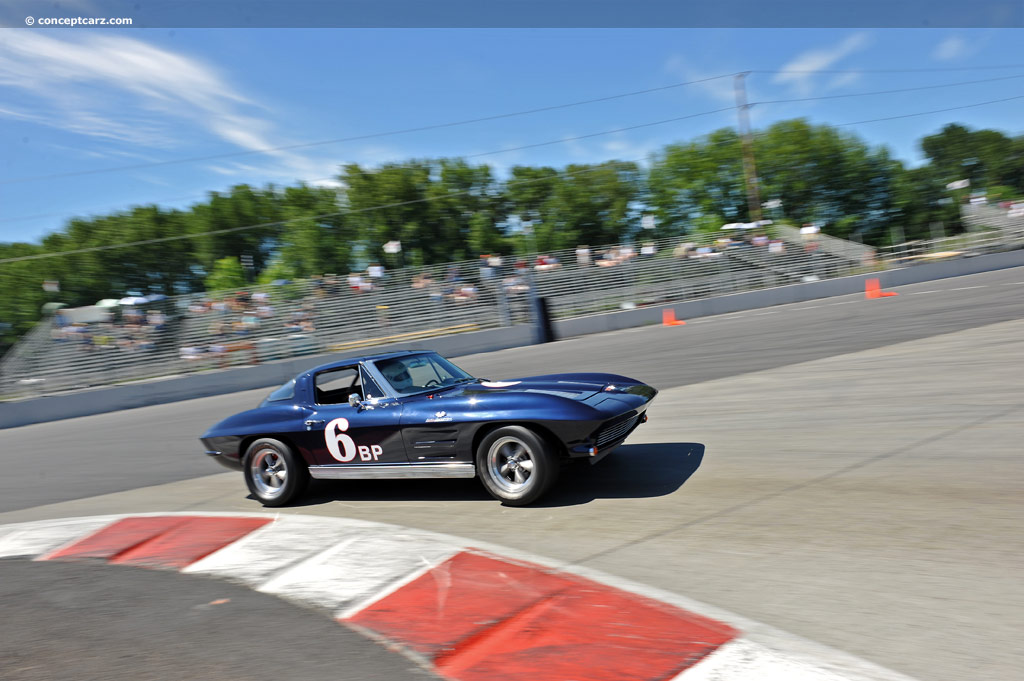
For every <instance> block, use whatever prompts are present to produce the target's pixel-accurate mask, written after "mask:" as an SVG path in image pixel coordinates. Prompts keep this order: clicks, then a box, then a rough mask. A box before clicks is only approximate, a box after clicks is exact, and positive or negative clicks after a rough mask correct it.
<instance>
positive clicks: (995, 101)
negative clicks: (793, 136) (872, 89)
mask: <svg viewBox="0 0 1024 681" xmlns="http://www.w3.org/2000/svg"><path fill="white" fill-rule="evenodd" d="M1015 99H1024V95H1015V96H1013V97H1003V98H1002V99H991V100H989V101H987V102H977V103H975V104H963V105H961V106H950V107H947V108H945V109H933V110H932V111H919V112H917V113H909V114H901V115H899V116H886V117H884V118H869V119H867V120H864V121H853V122H851V123H839V124H837V125H836V127H837V128H838V127H843V126H847V125H860V124H861V123H877V122H879V121H894V120H896V119H898V118H913V117H914V116H927V115H929V114H937V113H945V112H947V111H957V110H959V109H972V108H974V107H976V106H986V105H988V104H999V103H1000V102H1009V101H1012V100H1015Z"/></svg>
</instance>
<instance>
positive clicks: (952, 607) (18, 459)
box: [0, 268, 1024, 681]
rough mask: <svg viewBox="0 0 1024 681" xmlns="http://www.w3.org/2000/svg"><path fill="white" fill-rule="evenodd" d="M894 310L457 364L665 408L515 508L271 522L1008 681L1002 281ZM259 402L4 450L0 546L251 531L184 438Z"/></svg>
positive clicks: (370, 496)
mask: <svg viewBox="0 0 1024 681" xmlns="http://www.w3.org/2000/svg"><path fill="white" fill-rule="evenodd" d="M896 290H897V291H898V292H899V293H900V295H899V296H898V297H893V298H885V299H881V300H864V299H863V296H844V297H839V298H830V299H825V300H821V301H815V302H809V303H800V304H794V305H786V306H779V307H776V308H767V309H763V310H754V311H749V312H744V313H737V314H733V315H723V316H719V317H709V318H705V319H697V320H691V321H689V322H688V324H687V325H686V326H682V327H673V328H665V327H660V326H651V327H643V328H639V329H631V330H626V331H620V332H615V333H609V334H602V335H599V336H590V337H582V338H578V339H571V340H567V341H562V342H559V343H554V344H549V345H545V346H541V347H536V346H534V347H530V348H517V349H512V350H507V351H503V352H499V353H492V354H490V355H480V356H472V357H466V358H461V359H460V360H459V363H460V365H462V366H464V367H465V368H466V369H468V370H470V371H471V372H473V373H476V374H478V375H482V376H486V377H488V378H507V377H513V376H515V375H526V374H534V373H550V372H556V371H566V370H574V369H583V370H604V371H611V372H617V373H623V374H626V375H630V376H634V377H636V378H640V379H643V380H647V381H650V382H651V383H653V384H654V385H656V386H657V387H659V388H661V389H662V391H663V392H662V395H661V396H659V398H658V400H657V401H656V402H655V405H654V406H653V407H652V409H651V422H650V423H648V424H647V425H645V426H644V427H643V428H642V429H640V430H638V431H637V433H636V434H635V435H634V436H633V437H631V439H630V444H629V445H627V446H625V447H623V448H622V449H621V450H620V452H618V453H616V454H615V455H613V456H612V457H609V459H607V460H606V461H604V462H602V463H601V465H599V466H595V467H593V468H588V467H583V468H581V469H580V470H575V471H570V472H567V474H566V478H570V479H569V480H563V481H561V482H560V484H559V485H558V486H557V487H556V488H555V490H553V493H552V494H551V495H550V497H549V498H548V499H546V501H545V503H543V504H541V505H538V506H536V507H532V508H525V509H509V508H505V507H502V506H500V505H498V504H496V503H495V502H493V501H492V500H490V499H488V498H487V497H486V495H485V494H484V493H483V492H482V490H481V489H480V487H479V484H478V483H477V482H476V481H473V480H452V481H369V484H364V483H360V484H348V483H333V484H325V483H321V484H318V485H315V486H314V487H313V488H312V489H311V494H310V496H309V498H308V499H306V501H305V503H304V505H299V506H296V507H295V508H293V509H288V510H286V511H285V512H299V513H304V514H322V515H330V516H345V517H353V518H363V519H369V520H376V521H381V522H390V523H395V524H399V525H407V526H411V527H421V528H423V529H429V530H434V531H438V532H446V533H450V534H454V535H458V536H464V537H469V538H475V539H478V540H480V541H487V542H492V543H494V544H500V545H505V546H510V547H512V548H515V549H518V550H523V551H529V552H533V553H537V554H540V555H544V556H548V557H551V558H554V559H558V560H564V561H568V562H572V563H575V564H578V565H581V566H586V567H588V568H593V569H597V570H602V571H604V572H607V573H610V574H613V575H618V576H622V577H625V578H627V579H631V580H634V581H637V582H640V583H644V584H650V585H651V586H654V587H658V588H662V589H666V590H669V591H675V592H677V593H680V594H685V595H687V596H689V597H692V598H696V599H699V600H703V601H705V602H708V603H711V604H713V605H717V606H719V607H723V608H727V609H729V610H732V611H733V612H736V613H739V614H741V615H743V616H746V617H750V618H752V619H757V620H761V621H764V622H767V623H769V624H772V625H774V626H778V627H780V628H782V629H785V630H788V631H790V632H793V633H796V634H798V635H803V636H806V637H808V638H811V639H814V640H817V641H820V642H822V643H825V644H827V645H832V646H834V647H837V648H841V649H843V650H846V651H848V652H851V653H853V654H856V655H859V656H861V657H863V658H866V659H868V660H871V661H873V662H876V663H879V664H882V665H884V666H887V667H890V668H892V669H895V670H897V671H901V672H904V673H907V674H910V675H913V676H917V677H919V678H922V679H937V680H939V681H943V680H947V679H948V680H949V681H954V680H957V679H963V678H986V679H990V680H992V681H1016V680H1017V679H1019V678H1020V670H1021V669H1022V668H1024V659H1022V656H1021V653H1020V652H1019V650H1018V649H1019V643H1018V638H1019V632H1020V631H1021V630H1024V607H1022V606H1024V594H1022V587H1021V582H1020V579H1019V572H1020V556H1021V555H1024V538H1022V536H1021V533H1020V527H1021V526H1022V523H1024V507H1022V503H1024V502H1022V499H1024V495H1022V491H1024V483H1022V481H1024V465H1022V464H1024V459H1022V457H1021V456H1020V454H1021V448H1020V434H1021V432H1024V380H1021V379H1022V378H1024V369H1021V367H1024V344H1022V342H1021V337H1022V335H1024V322H1021V321H1018V320H1021V319H1024V270H1022V269H1019V268H1018V269H1012V270H1003V271H1000V272H994V273H987V274H982V275H972V276H969V277H960V278H956V279H945V280H940V281H935V282H928V283H925V284H918V285H913V286H905V287H900V288H898V289H896ZM264 392H265V391H251V392H248V393H242V394H239V395H234V396H221V397H212V398H205V399H202V400H194V401H191V402H182V403H176V404H170V405H163V406H158V407H147V408H143V409H138V410H132V411H127V412H120V413H118V414H106V415H99V416H93V417H86V418H81V419H73V420H68V421H63V422H59V423H54V424H38V425H33V426H26V427H24V428H19V429H13V430H7V431H4V432H3V438H4V445H5V447H4V449H5V460H6V462H7V463H8V466H7V473H6V475H5V476H4V477H2V478H0V511H5V512H0V522H3V523H6V522H18V521H22V520H34V519H39V518H58V517H68V516H78V515H93V514H97V513H124V512H148V511H190V512H203V511H249V512H251V511H259V510H260V507H259V505H258V504H256V503H255V502H254V501H253V500H251V499H247V498H246V497H245V491H244V487H243V486H242V482H241V479H240V476H239V475H237V474H233V473H224V474H219V475H210V473H214V472H216V471H217V470H218V469H217V468H213V469H211V466H214V464H211V463H210V462H208V461H205V458H204V457H203V456H202V455H201V454H200V453H199V450H198V446H197V445H198V443H197V442H196V440H195V437H196V435H197V434H198V433H199V432H200V431H201V430H203V428H205V427H206V426H207V425H208V424H209V423H211V422H213V421H214V420H216V419H218V418H221V417H222V416H224V415H227V414H229V413H232V412H234V411H237V410H239V409H242V408H245V407H246V406H248V405H251V404H254V403H255V402H256V401H258V399H259V398H260V397H261V396H262V394H263V393H264ZM198 476H205V477H198ZM98 495H104V496H98Z"/></svg>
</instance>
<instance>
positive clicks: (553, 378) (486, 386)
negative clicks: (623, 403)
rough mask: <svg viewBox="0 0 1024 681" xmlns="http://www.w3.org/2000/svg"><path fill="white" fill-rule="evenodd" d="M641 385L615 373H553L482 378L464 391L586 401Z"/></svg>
mask: <svg viewBox="0 0 1024 681" xmlns="http://www.w3.org/2000/svg"><path fill="white" fill-rule="evenodd" d="M635 385H642V384H639V383H637V381H635V380H633V379H630V378H626V377H624V376H617V375H615V374H550V375H546V376H527V377H525V378H512V379H507V380H500V381H489V380H483V379H481V380H480V382H478V383H472V384H469V385H467V386H466V387H465V388H464V389H463V390H464V392H465V393H467V394H469V393H540V394H545V395H555V396H557V397H564V398H567V399H572V400H581V401H582V400H586V399H587V398H589V397H592V396H594V395H596V394H597V393H599V392H602V391H606V390H608V389H609V388H611V389H612V390H617V389H619V388H620V387H621V388H628V387H630V386H635Z"/></svg>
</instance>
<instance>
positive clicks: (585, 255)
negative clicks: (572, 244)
mask: <svg viewBox="0 0 1024 681" xmlns="http://www.w3.org/2000/svg"><path fill="white" fill-rule="evenodd" d="M576 264H577V265H579V266H580V267H586V266H587V265H589V264H590V246H587V245H583V246H578V247H577V248H576Z"/></svg>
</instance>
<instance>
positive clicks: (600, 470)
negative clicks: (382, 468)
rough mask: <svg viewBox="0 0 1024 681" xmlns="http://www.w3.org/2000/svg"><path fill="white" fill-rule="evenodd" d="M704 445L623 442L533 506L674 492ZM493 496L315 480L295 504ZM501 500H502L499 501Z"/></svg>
mask: <svg viewBox="0 0 1024 681" xmlns="http://www.w3.org/2000/svg"><path fill="white" fill-rule="evenodd" d="M703 458H704V445H702V444H699V443H696V442H670V443H659V444H637V445H623V446H621V447H619V448H618V449H616V450H615V451H614V452H613V453H612V454H610V455H609V456H607V457H606V458H605V459H603V460H601V461H599V462H597V464H595V465H593V466H591V465H590V464H589V462H587V461H585V460H579V461H574V462H573V463H572V464H570V465H567V466H565V468H564V469H563V470H562V472H561V475H560V476H559V479H558V482H556V483H555V486H554V487H552V488H551V490H550V491H549V492H548V493H547V494H546V495H545V496H544V497H542V498H541V499H540V500H539V501H538V502H537V503H535V504H532V505H531V506H533V507H539V508H551V507H558V506H573V505H577V504H585V503H588V502H590V501H593V500H595V499H625V498H643V497H659V496H664V495H666V494H672V493H673V492H675V491H676V490H677V489H679V488H680V487H681V486H682V485H683V483H685V482H686V481H687V480H688V479H689V478H690V476H691V475H693V474H694V472H695V471H696V470H697V468H699V467H700V464H701V461H702V460H703ZM488 499H492V497H491V496H490V495H489V494H487V492H486V491H485V490H484V488H483V485H481V484H480V481H479V480H477V479H458V480H330V481H327V480H313V481H312V482H311V483H310V486H309V490H308V491H307V493H306V494H305V495H304V496H303V497H302V498H301V499H300V500H299V501H297V502H295V503H294V504H292V505H293V506H318V505H322V504H328V503H331V502H335V501H482V500H488ZM495 503H497V502H495Z"/></svg>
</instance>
